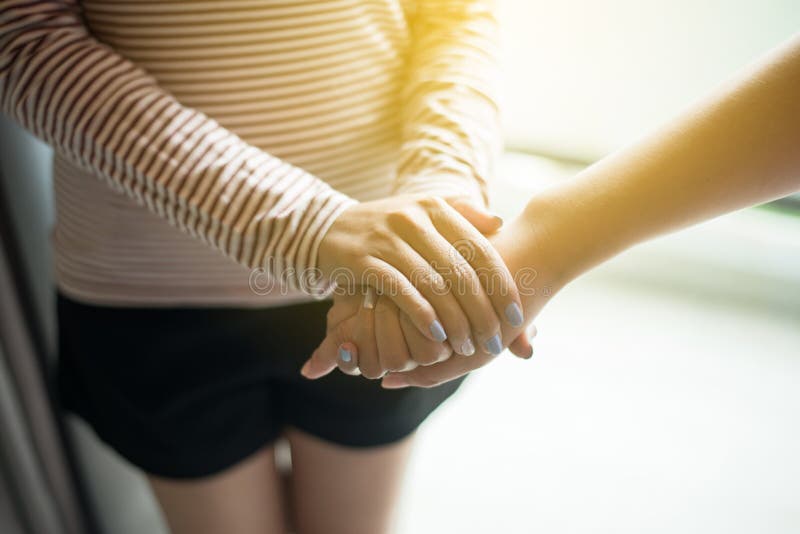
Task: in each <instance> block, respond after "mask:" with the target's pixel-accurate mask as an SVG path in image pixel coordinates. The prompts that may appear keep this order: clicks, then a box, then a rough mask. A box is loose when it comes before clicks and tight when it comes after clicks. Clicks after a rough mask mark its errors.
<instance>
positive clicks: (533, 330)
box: [528, 324, 539, 339]
mask: <svg viewBox="0 0 800 534" xmlns="http://www.w3.org/2000/svg"><path fill="white" fill-rule="evenodd" d="M528 333H529V334H530V338H531V339H533V338H535V337H536V334H538V333H539V330H538V329H537V328H536V325H534V324H532V325H531V327H530V328H529V329H528Z"/></svg>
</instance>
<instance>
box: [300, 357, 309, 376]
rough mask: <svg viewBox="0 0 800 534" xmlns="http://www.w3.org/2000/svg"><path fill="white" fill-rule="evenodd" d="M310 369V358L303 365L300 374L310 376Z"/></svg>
mask: <svg viewBox="0 0 800 534" xmlns="http://www.w3.org/2000/svg"><path fill="white" fill-rule="evenodd" d="M310 371H311V360H308V361H307V362H306V363H305V364H303V367H302V368H301V369H300V374H301V375H303V376H304V377H306V378H308V375H309V373H310Z"/></svg>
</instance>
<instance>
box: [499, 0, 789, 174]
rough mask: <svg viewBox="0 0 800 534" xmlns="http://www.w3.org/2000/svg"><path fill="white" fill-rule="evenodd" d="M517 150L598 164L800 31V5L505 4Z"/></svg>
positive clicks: (729, 1) (673, 0) (783, 1)
mask: <svg viewBox="0 0 800 534" xmlns="http://www.w3.org/2000/svg"><path fill="white" fill-rule="evenodd" d="M500 5H501V7H502V24H503V30H504V39H505V54H506V65H505V70H506V83H505V92H506V102H505V104H506V109H507V113H506V117H505V122H506V131H507V139H508V143H509V145H510V146H511V147H520V146H522V147H525V148H528V149H531V150H534V151H538V152H540V153H545V154H553V155H561V156H566V157H570V158H575V159H579V160H586V161H590V160H594V159H597V158H598V157H601V156H602V155H604V154H606V153H608V152H609V151H611V150H613V149H614V148H616V147H618V146H620V145H621V144H624V143H626V142H629V141H630V140H631V139H633V138H635V137H637V136H638V135H640V134H641V133H643V131H644V130H646V129H647V128H650V127H652V126H654V125H657V124H658V123H659V122H660V121H663V120H664V119H666V118H668V117H670V116H671V115H673V114H674V113H676V112H677V111H679V110H680V109H682V108H683V107H684V106H686V105H687V104H688V103H690V102H691V101H692V100H694V99H696V98H697V97H698V96H700V95H702V94H703V93H704V92H706V91H708V90H709V89H710V88H712V87H714V86H715V85H716V84H717V83H719V82H720V81H721V80H723V79H725V78H726V77H728V76H729V75H730V74H732V73H733V72H735V71H736V70H737V69H738V68H740V67H741V66H742V65H744V64H746V63H747V62H749V61H751V60H753V59H754V58H756V57H758V56H759V55H761V54H762V53H764V52H765V51H766V50H768V49H770V48H772V47H773V46H775V45H776V44H778V43H780V42H782V41H783V40H785V39H787V38H788V37H789V36H791V35H792V34H793V33H795V32H798V31H800V0H747V1H736V0H670V1H666V0H661V1H654V0H560V1H558V2H553V1H546V0H502V1H501V2H500Z"/></svg>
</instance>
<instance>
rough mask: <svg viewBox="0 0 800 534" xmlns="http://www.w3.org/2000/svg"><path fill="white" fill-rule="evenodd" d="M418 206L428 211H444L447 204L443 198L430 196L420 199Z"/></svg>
mask: <svg viewBox="0 0 800 534" xmlns="http://www.w3.org/2000/svg"><path fill="white" fill-rule="evenodd" d="M418 204H419V205H420V206H422V207H423V208H425V209H426V210H429V211H430V210H442V209H444V208H445V205H446V202H445V201H444V199H443V198H442V197H437V196H429V197H423V198H421V199H419V201H418Z"/></svg>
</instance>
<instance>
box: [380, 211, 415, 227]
mask: <svg viewBox="0 0 800 534" xmlns="http://www.w3.org/2000/svg"><path fill="white" fill-rule="evenodd" d="M386 222H387V224H388V226H389V228H390V229H392V230H396V229H403V230H407V229H409V228H415V227H416V226H417V225H418V219H417V214H416V213H414V212H413V211H411V210H408V209H400V210H396V211H392V212H389V213H387V214H386Z"/></svg>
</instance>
